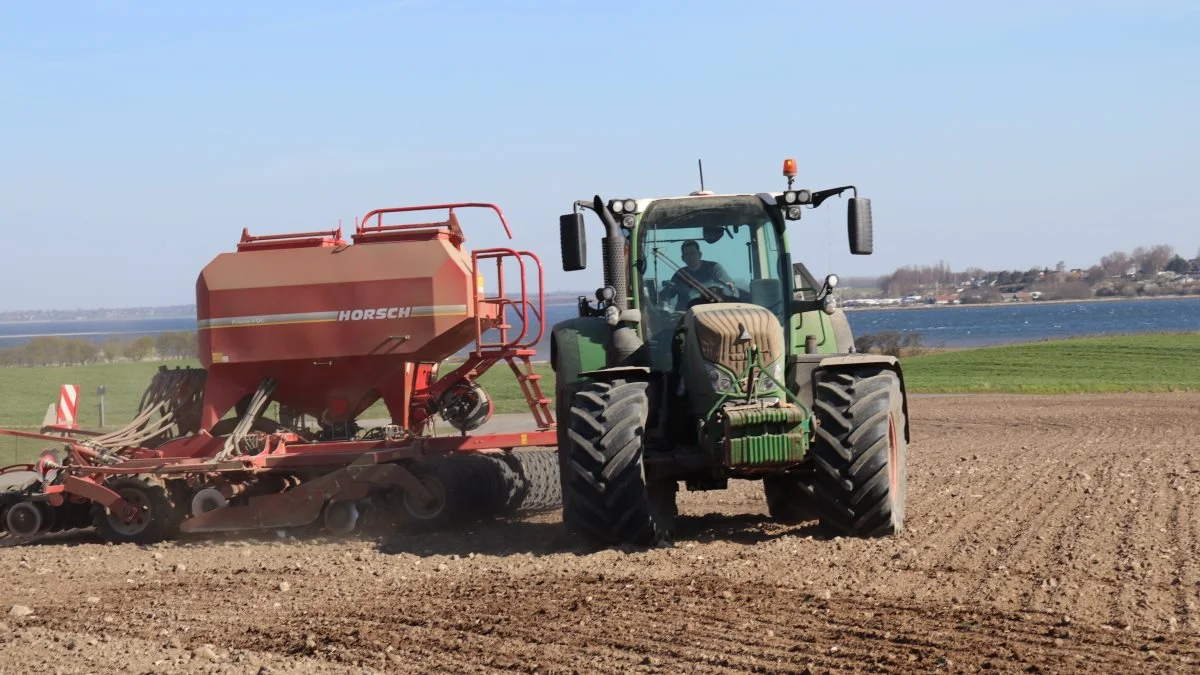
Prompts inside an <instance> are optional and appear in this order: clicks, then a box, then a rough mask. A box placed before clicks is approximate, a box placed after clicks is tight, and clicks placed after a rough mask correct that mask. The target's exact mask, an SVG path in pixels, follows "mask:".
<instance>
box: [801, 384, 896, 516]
mask: <svg viewBox="0 0 1200 675" xmlns="http://www.w3.org/2000/svg"><path fill="white" fill-rule="evenodd" d="M813 410H814V412H815V413H816V421H817V426H816V427H815V429H814V431H815V436H816V439H815V442H814V444H813V453H812V454H813V464H814V470H815V476H814V480H813V497H814V501H815V504H816V507H817V511H818V513H819V514H820V517H821V524H822V525H823V526H825V527H826V528H828V529H830V530H832V531H833V532H835V533H837V534H841V535H848V536H854V537H878V536H888V535H895V534H900V533H902V532H903V531H904V510H905V502H906V501H907V496H908V488H907V482H908V468H907V465H908V444H907V443H906V441H905V437H904V425H905V419H904V401H903V394H902V393H901V390H900V378H899V377H897V376H896V374H895V373H894V372H892V371H890V370H884V369H880V368H877V367H876V368H860V369H857V370H832V371H822V372H820V373H819V374H818V376H817V384H816V394H815V400H814V404H813Z"/></svg>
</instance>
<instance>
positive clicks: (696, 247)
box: [661, 239, 737, 312]
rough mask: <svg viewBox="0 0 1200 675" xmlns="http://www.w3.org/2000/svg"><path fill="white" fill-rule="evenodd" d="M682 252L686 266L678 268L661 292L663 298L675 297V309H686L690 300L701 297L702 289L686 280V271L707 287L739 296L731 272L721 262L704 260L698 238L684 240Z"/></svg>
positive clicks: (679, 310)
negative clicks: (718, 288)
mask: <svg viewBox="0 0 1200 675" xmlns="http://www.w3.org/2000/svg"><path fill="white" fill-rule="evenodd" d="M680 252H681V253H682V254H683V262H684V263H685V265H686V267H683V268H682V269H679V270H677V271H676V272H675V274H673V275H672V276H671V280H670V281H668V282H667V283H666V284H664V287H663V292H662V294H661V297H662V299H663V300H666V299H668V298H670V297H674V298H675V311H677V312H682V311H685V310H686V309H687V305H688V303H689V302H691V301H692V300H694V299H695V298H698V297H700V291H698V290H696V289H695V288H693V287H692V286H691V285H690V284H688V282H686V281H684V273H685V272H686V273H687V275H689V276H691V277H692V278H693V279H695V280H696V281H699V282H700V283H701V284H703V285H704V286H706V287H713V286H716V287H720V288H721V290H722V291H727V292H728V293H729V294H732V295H733V296H734V297H737V289H736V287H735V286H734V285H733V280H732V279H730V277H729V273H728V272H726V271H725V268H724V267H721V263H719V262H716V261H715V260H703V259H702V257H701V255H700V244H698V243H696V240H694V239H689V240H687V241H685V242H683V246H681V247H680Z"/></svg>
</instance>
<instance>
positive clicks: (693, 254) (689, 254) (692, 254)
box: [681, 239, 701, 270]
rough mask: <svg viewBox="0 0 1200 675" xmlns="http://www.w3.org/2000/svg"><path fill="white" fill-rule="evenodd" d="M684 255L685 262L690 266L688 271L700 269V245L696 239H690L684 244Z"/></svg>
mask: <svg viewBox="0 0 1200 675" xmlns="http://www.w3.org/2000/svg"><path fill="white" fill-rule="evenodd" d="M681 248H682V253H683V262H684V264H686V265H687V266H688V269H691V270H698V269H700V259H701V256H700V244H697V243H696V241H695V240H694V239H688V240H687V241H685V242H683V246H682V247H681Z"/></svg>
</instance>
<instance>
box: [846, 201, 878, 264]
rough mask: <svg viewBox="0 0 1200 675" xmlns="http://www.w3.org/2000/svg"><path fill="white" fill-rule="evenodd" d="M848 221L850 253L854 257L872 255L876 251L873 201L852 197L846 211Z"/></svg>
mask: <svg viewBox="0 0 1200 675" xmlns="http://www.w3.org/2000/svg"><path fill="white" fill-rule="evenodd" d="M846 220H847V223H846V225H847V229H848V231H849V234H850V252H851V253H853V254H854V255H871V253H872V252H873V251H874V250H875V248H874V247H875V236H874V230H873V228H872V225H871V200H870V199H867V198H866V197H851V198H850V203H849V205H848V207H847V209H846Z"/></svg>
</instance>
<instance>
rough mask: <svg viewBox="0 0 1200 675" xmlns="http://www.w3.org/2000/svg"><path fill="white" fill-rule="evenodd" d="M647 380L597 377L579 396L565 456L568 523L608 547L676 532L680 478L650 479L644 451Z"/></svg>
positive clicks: (653, 541) (563, 449) (573, 404)
mask: <svg viewBox="0 0 1200 675" xmlns="http://www.w3.org/2000/svg"><path fill="white" fill-rule="evenodd" d="M648 386H649V385H648V384H647V383H645V382H627V381H623V380H616V381H613V382H611V383H610V382H593V383H590V384H587V385H585V386H583V387H582V388H581V389H580V390H579V391H578V392H577V393H576V394H575V395H574V396H573V397H572V398H571V406H570V412H569V414H568V417H567V419H566V420H561V421H560V423H561V422H565V423H567V424H568V431H567V437H568V438H567V443H566V445H565V446H563V447H560V449H559V452H562V453H565V455H564V457H563V484H564V491H563V524H564V525H565V526H566V527H567V529H569V530H571V531H573V532H576V533H578V534H580V535H582V536H583V537H584V538H586V539H588V540H589V541H591V542H593V543H597V544H602V545H609V544H616V545H621V544H632V545H635V546H651V545H654V544H656V543H658V542H660V541H662V540H663V539H665V538H667V537H669V536H670V529H671V522H672V520H673V517H674V501H675V500H674V496H675V493H674V490H672V489H671V488H673V487H675V485H674V484H671V485H665V486H657V485H651V484H650V483H649V482H648V481H647V479H646V471H645V465H644V461H643V460H644V457H643V453H644V451H645V441H646V433H645V432H646V421H647V418H648V417H649V413H650V397H649V393H648Z"/></svg>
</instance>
